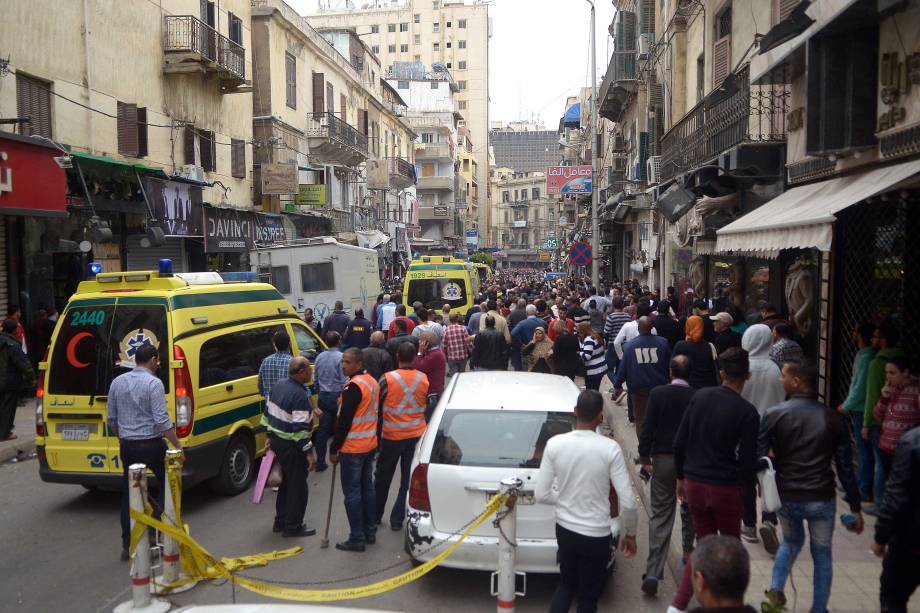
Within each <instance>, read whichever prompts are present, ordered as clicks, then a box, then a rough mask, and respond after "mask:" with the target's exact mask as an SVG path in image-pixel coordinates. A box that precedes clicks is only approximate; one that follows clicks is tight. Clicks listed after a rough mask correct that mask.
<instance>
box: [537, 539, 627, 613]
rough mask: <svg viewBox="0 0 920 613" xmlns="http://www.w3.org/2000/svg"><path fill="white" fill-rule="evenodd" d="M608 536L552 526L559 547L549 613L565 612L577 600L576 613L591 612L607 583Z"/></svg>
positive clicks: (609, 540)
mask: <svg viewBox="0 0 920 613" xmlns="http://www.w3.org/2000/svg"><path fill="white" fill-rule="evenodd" d="M611 539H612V537H611V536H610V535H609V534H608V535H607V536H602V537H592V536H584V535H583V534H578V533H577V532H572V531H571V530H566V529H565V528H563V527H562V526H560V525H559V524H556V544H557V545H558V547H559V553H558V556H559V587H557V588H556V593H555V594H553V600H552V603H551V604H550V606H549V611H550V613H568V610H569V607H570V606H571V605H572V601H573V600H575V599H576V597H577V599H578V600H577V608H576V610H577V611H578V613H594V611H597V601H598V599H599V598H600V597H601V594H602V593H603V591H604V584H605V583H606V581H607V562H608V561H609V560H610V546H611Z"/></svg>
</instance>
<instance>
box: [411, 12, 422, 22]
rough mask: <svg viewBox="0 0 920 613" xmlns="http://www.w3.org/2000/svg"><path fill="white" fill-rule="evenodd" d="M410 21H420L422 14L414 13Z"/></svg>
mask: <svg viewBox="0 0 920 613" xmlns="http://www.w3.org/2000/svg"><path fill="white" fill-rule="evenodd" d="M412 21H414V22H415V23H422V16H421V14H420V13H416V14H415V15H413V16H412Z"/></svg>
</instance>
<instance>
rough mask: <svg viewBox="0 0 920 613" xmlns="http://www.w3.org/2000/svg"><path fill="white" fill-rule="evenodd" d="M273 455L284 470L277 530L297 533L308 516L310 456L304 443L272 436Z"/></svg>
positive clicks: (282, 472)
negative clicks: (308, 468)
mask: <svg viewBox="0 0 920 613" xmlns="http://www.w3.org/2000/svg"><path fill="white" fill-rule="evenodd" d="M268 440H269V441H270V442H271V446H272V451H274V452H275V454H276V455H277V457H278V460H277V461H278V464H279V466H281V486H280V487H279V488H278V496H277V498H276V499H275V527H276V528H281V529H282V530H285V531H287V532H296V531H297V530H300V528H301V527H302V526H303V516H304V513H306V512H307V497H308V496H309V490H308V489H307V454H305V453H304V451H303V443H302V442H297V441H289V440H286V439H283V438H279V437H277V436H275V435H274V434H269V435H268Z"/></svg>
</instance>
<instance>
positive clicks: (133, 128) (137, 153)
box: [116, 101, 147, 158]
mask: <svg viewBox="0 0 920 613" xmlns="http://www.w3.org/2000/svg"><path fill="white" fill-rule="evenodd" d="M116 117H117V130H118V134H117V136H118V153H120V154H122V155H125V156H128V157H135V158H138V157H145V156H146V155H147V109H146V108H145V107H140V108H138V106H137V105H136V104H128V103H126V102H121V101H119V102H118V105H117V111H116Z"/></svg>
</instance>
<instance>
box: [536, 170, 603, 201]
mask: <svg viewBox="0 0 920 613" xmlns="http://www.w3.org/2000/svg"><path fill="white" fill-rule="evenodd" d="M593 190H594V172H593V171H592V170H591V166H550V167H549V168H547V169H546V192H547V193H548V194H590V193H591V192H592V191H593Z"/></svg>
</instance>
